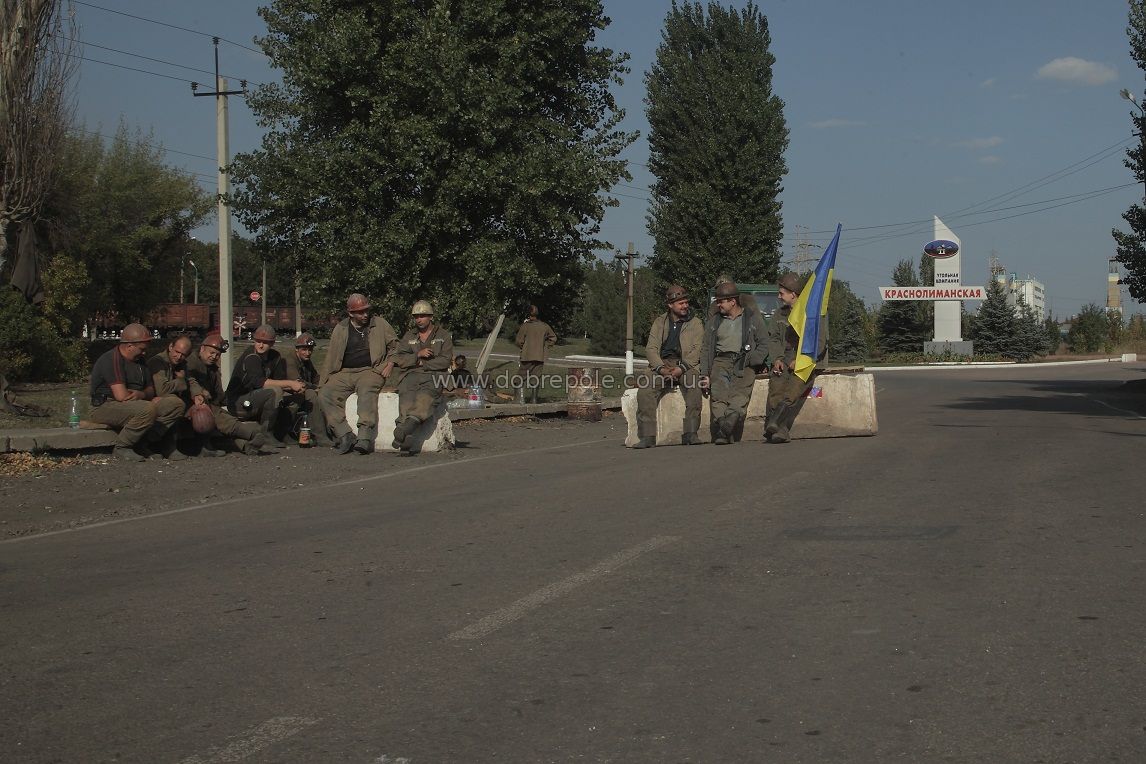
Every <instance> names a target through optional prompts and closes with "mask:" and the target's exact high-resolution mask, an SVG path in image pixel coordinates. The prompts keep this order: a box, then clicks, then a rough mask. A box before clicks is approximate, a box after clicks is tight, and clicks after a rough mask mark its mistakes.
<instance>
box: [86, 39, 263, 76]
mask: <svg viewBox="0 0 1146 764" xmlns="http://www.w3.org/2000/svg"><path fill="white" fill-rule="evenodd" d="M80 44H81V45H83V46H84V47H85V48H99V49H100V50H106V51H110V52H112V53H119V54H121V55H124V56H132V57H133V58H142V59H143V60H144V61H152V62H154V63H156V64H164V65H165V66H174V67H176V68H179V69H187V70H188V71H192V72H199V73H200V74H206V75H209V76H211V77H214V76H215V72H213V71H210V70H208V69H200V68H198V67H195V66H187V65H186V64H177V63H175V62H174V61H164V60H163V59H161V58H152V57H150V56H144V55H142V54H140V53H132V52H131V51H127V50H119V49H118V48H109V47H107V46H106V45H97V44H96V43H94V42H87V41H80ZM97 63H103V62H97ZM219 76H220V77H227V78H229V79H234V80H242V81H244V82H247V83H250V84H252V85H258V84H260V83H258V82H254V81H253V80H251V79H250V78H249V77H239V76H237V75H234V74H220V75H219Z"/></svg>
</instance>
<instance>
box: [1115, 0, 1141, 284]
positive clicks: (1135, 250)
mask: <svg viewBox="0 0 1146 764" xmlns="http://www.w3.org/2000/svg"><path fill="white" fill-rule="evenodd" d="M1129 19H1130V25H1129V26H1128V27H1127V28H1126V34H1127V36H1128V37H1129V38H1130V56H1131V58H1133V59H1134V61H1135V62H1136V63H1137V64H1138V68H1139V69H1141V70H1143V71H1144V72H1146V0H1130V16H1129ZM1143 100H1146V99H1143V98H1139V99H1138V104H1137V105H1138V108H1137V109H1135V110H1134V111H1132V112H1131V119H1133V120H1134V129H1135V130H1136V131H1137V132H1136V134H1137V135H1138V143H1137V144H1135V146H1134V147H1133V148H1130V149H1127V151H1126V159H1125V160H1123V163H1124V164H1125V165H1126V167H1127V169H1129V170H1130V171H1131V172H1133V173H1134V177H1135V178H1136V179H1137V180H1138V182H1139V183H1143V184H1146V112H1143V111H1142V108H1143V107H1146V103H1143ZM1122 219H1123V220H1125V221H1126V222H1127V223H1128V224H1129V225H1130V233H1123V232H1122V231H1119V230H1118V229H1117V228H1115V229H1114V230H1112V231H1111V232H1110V233H1111V235H1112V236H1114V241H1115V243H1116V244H1117V253H1118V254H1117V255H1116V256H1115V258H1114V259H1115V260H1117V261H1118V262H1120V263H1122V265H1124V266H1125V267H1126V275H1125V277H1124V279H1123V281H1124V283H1125V284H1126V285H1127V287H1128V288H1129V290H1130V296H1131V297H1133V298H1134V299H1136V300H1138V301H1139V302H1141V301H1143V300H1146V209H1144V208H1143V205H1142V204H1134V205H1131V207H1130V209H1128V210H1126V212H1124V213H1122Z"/></svg>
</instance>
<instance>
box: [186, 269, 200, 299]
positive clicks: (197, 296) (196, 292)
mask: <svg viewBox="0 0 1146 764" xmlns="http://www.w3.org/2000/svg"><path fill="white" fill-rule="evenodd" d="M187 263H188V264H189V265H190V266H191V267H192V268H194V269H195V296H194V297H193V298H192V299H191V302H193V303H196V304H198V303H199V266H197V265H195V261H194V260H190V259H189V260H188V261H187Z"/></svg>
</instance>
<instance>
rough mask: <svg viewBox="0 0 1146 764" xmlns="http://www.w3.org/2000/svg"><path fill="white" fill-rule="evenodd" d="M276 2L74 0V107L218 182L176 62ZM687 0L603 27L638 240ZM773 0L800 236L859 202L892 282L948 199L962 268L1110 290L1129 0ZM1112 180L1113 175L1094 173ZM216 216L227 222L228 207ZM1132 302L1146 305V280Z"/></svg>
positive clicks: (208, 115)
mask: <svg viewBox="0 0 1146 764" xmlns="http://www.w3.org/2000/svg"><path fill="white" fill-rule="evenodd" d="M732 4H733V5H735V6H737V7H740V6H742V5H743V3H741V2H734V3H732ZM258 5H259V3H253V2H242V0H228V1H226V2H224V0H181V1H180V2H173V1H172V0H160V1H158V2H157V1H156V0H147V1H144V0H95V1H94V2H92V3H88V2H78V1H77V3H76V5H75V12H76V18H77V20H78V22H79V25H80V33H81V37H82V39H83V40H84V42H85V44H86V46H87V47H86V48H85V50H84V54H83V55H84V57H85V59H88V60H86V61H84V62H82V69H81V76H80V80H79V82H78V86H77V100H78V108H77V116H78V117H79V119H80V120H82V121H83V122H84V123H85V125H86V128H87V129H88V130H91V131H100V132H105V133H110V132H111V131H113V130H114V129H115V126H116V125H117V124H118V122H119V120H120V118H121V117H122V118H123V119H124V120H126V122H127V123H128V124H129V125H130V126H132V127H140V128H142V129H143V130H144V131H152V132H153V133H154V136H155V138H156V139H157V140H158V141H159V142H161V143H162V144H163V145H164V146H165V147H166V148H167V149H168V151H169V152H170V153H169V161H170V162H171V163H172V164H177V165H180V166H182V167H185V168H187V169H188V170H190V171H192V172H196V173H201V174H202V180H203V183H204V185H205V187H207V188H209V189H213V184H214V175H213V172H214V170H213V168H214V164H215V163H214V160H213V159H212V157H214V154H215V128H214V123H215V113H214V107H213V101H212V99H209V98H193V97H192V96H191V92H190V87H189V85H188V84H187V81H188V80H192V79H198V80H200V81H205V82H207V83H210V81H211V75H210V74H205V73H202V72H194V71H190V70H187V69H182V68H178V67H175V66H171V65H169V64H180V65H184V66H189V67H196V68H200V69H204V70H208V71H210V70H211V69H212V68H213V58H212V56H213V54H212V46H211V39H210V36H209V35H219V36H220V37H222V38H224V39H225V40H230V41H234V42H236V43H240V44H241V45H245V46H247V47H250V48H254V47H255V46H254V45H253V44H252V43H251V40H252V38H253V37H254V36H256V35H259V34H261V33H262V31H263V26H262V21H261V19H260V18H259V17H258V15H257V13H256V8H257V7H258ZM670 6H671V3H670V1H669V0H606V2H605V9H606V13H607V15H609V16H610V17H611V19H612V25H611V26H610V27H609V28H608V29H607V30H606V31H605V32H604V33H603V34H602V35H601V37H600V43H601V44H602V45H605V46H608V47H611V48H613V49H615V50H618V51H626V52H628V53H629V54H630V60H629V66H630V67H631V69H632V71H631V73H630V74H629V75H628V77H627V78H626V80H625V84H624V85H623V86H622V87H621V88H618V89H617V91H616V92H617V98H618V101H619V103H620V105H621V106H622V107H623V108H624V109H625V110H626V112H627V116H626V122H625V125H624V126H625V128H626V129H630V130H639V131H640V132H641V134H642V137H641V139H640V140H638V142H637V143H636V144H634V145H633V146H632V147H631V148H630V149H629V150H628V151H627V152H626V154H625V157H626V158H627V159H629V160H630V161H631V162H632V165H631V171H632V174H633V180H632V182H631V183H625V184H623V185H622V186H619V187H617V188H616V189H614V190H615V191H616V192H617V194H619V195H620V194H623V196H618V198H619V199H620V201H621V205H620V207H618V208H615V209H612V210H610V211H609V213H608V215H607V217H606V220H605V223H604V235H605V238H607V239H608V240H609V241H610V242H612V243H613V244H614V245H615V246H616V247H617V248H619V249H624V248H625V246H626V244H627V242H630V241H632V242H633V243H634V244H635V245H636V248H637V251H638V252H641V253H643V254H649V253H651V251H652V241H651V239H650V237H649V236H648V233H647V231H646V226H645V215H646V212H647V196H648V192H647V186H648V183H649V182H650V180H651V178H650V176H649V174H648V171H647V169H646V168H645V167H644V166H643V163H645V162H646V161H647V156H648V146H647V143H646V141H645V135H646V134H647V123H646V122H645V118H644V104H643V97H644V74H645V72H646V71H647V70H648V68H649V66H650V65H651V63H652V61H653V59H654V57H655V54H656V48H657V45H658V44H659V42H660V34H661V27H662V22H663V20H664V17H665V15H666V13H667V11H668V9H669V8H670ZM759 7H760V8H761V9H762V11H763V12H764V14H765V15H766V16H767V18H768V21H769V25H770V28H771V33H772V51H773V53H774V54H775V56H776V59H777V61H776V66H775V69H774V87H775V91H776V93H777V94H778V95H779V96H780V97H781V98H782V99H784V101H785V103H786V107H785V115H786V118H787V121H788V126H789V129H790V131H791V142H790V145H789V149H788V152H787V157H786V158H787V162H788V169H789V172H788V176H787V177H786V179H785V182H784V192H783V195H782V197H781V198H782V200H783V203H784V206H783V218H784V229H785V257H786V258H790V257H792V256H794V254H795V244H796V241H797V238H798V237H800V236H802V237H803V238H804V239H805V240H807V241H808V242H810V243H811V244H812V245H819V246H824V245H826V244H827V241H828V240H830V238H831V232H832V231H833V230H834V228H835V224H836V222H837V221H838V222H841V223H843V225H844V233H843V237H842V239H841V243H840V254H839V258H838V261H837V275H838V277H839V278H844V279H847V280H848V281H850V282H851V283H852V286H853V288H854V289H855V290H856V292H857V293H858V294H859V295H860V296H861V297H863V298H864V300H865V301H866V302H867V303H868V304H869V305H871V304H878V302H879V296H878V292H877V287H879V286H881V285H886V284H889V283H890V274H891V271H892V269H893V268H894V266H895V264H896V263H897V262H898V261H899V260H901V259H904V258H910V259H912V260H918V258H919V255H920V253H921V250H922V247H923V245H924V243H926V242H927V241H928V239H930V238H931V237H930V230H931V229H930V223H929V221H930V219H931V216H932V215H939V216H940V217H941V218H943V220H944V222H946V223H947V224H948V225H949V226H950V227H951V228H952V230H954V231H955V233H956V234H957V235H958V236H959V237H960V238H961V239H962V243H963V281H964V283H967V284H984V283H985V282H986V280H987V275H986V274H987V264H988V260H989V258H990V256H991V253H992V251H994V252H995V254H996V256H997V257H998V258H999V260H1000V261H1001V263H1002V264H1003V265H1004V266H1005V267H1006V268H1007V270H1009V271H1013V272H1016V273H1018V274H1019V275H1020V276H1025V275H1027V274H1030V275H1031V276H1033V277H1035V278H1036V279H1038V280H1040V281H1042V282H1043V283H1044V284H1045V285H1046V289H1047V296H1048V303H1049V307H1050V309H1051V311H1052V312H1053V313H1054V314H1055V315H1057V316H1060V317H1065V316H1067V315H1070V314H1073V313H1075V312H1077V311H1078V310H1079V308H1081V307H1082V305H1084V304H1086V303H1089V302H1094V303H1097V304H1099V305H1103V304H1105V297H1106V273H1107V259H1108V258H1109V257H1110V256H1111V255H1112V254H1113V252H1114V250H1113V242H1112V240H1111V238H1110V229H1111V228H1113V227H1125V224H1124V223H1123V221H1122V220H1121V217H1120V216H1121V213H1122V212H1123V211H1124V210H1125V209H1126V208H1127V207H1128V206H1129V205H1130V204H1132V203H1133V202H1135V201H1137V200H1139V199H1141V198H1142V193H1143V189H1142V187H1141V185H1139V184H1137V183H1135V182H1134V179H1133V177H1132V176H1131V174H1130V172H1129V170H1127V169H1126V168H1125V167H1123V165H1122V158H1123V156H1124V149H1125V148H1126V147H1127V146H1129V145H1130V143H1131V141H1132V140H1134V139H1133V138H1132V136H1131V132H1132V130H1133V126H1132V124H1131V122H1130V119H1129V113H1130V110H1131V109H1132V108H1133V106H1132V105H1131V104H1130V103H1128V102H1127V101H1124V100H1122V99H1121V98H1119V95H1118V91H1119V89H1121V88H1128V89H1130V90H1131V91H1132V92H1134V93H1136V94H1137V95H1138V96H1139V100H1140V101H1141V96H1142V92H1143V88H1144V85H1146V79H1144V77H1143V73H1142V71H1141V70H1139V69H1138V68H1137V67H1136V66H1135V64H1134V62H1133V60H1132V59H1131V58H1130V55H1129V45H1128V42H1127V38H1126V33H1125V28H1126V23H1127V5H1126V3H1125V2H1118V1H1117V0H1091V2H1088V3H1082V2H1078V1H1077V0H1072V1H1068V0H1006V1H1005V2H1001V3H1000V2H998V1H997V0H995V1H993V2H987V1H984V0H967V1H966V2H963V3H951V2H942V3H940V2H932V1H931V0H915V1H908V0H902V1H899V0H870V1H869V2H866V3H856V2H854V1H853V2H847V1H845V0H801V1H797V0H786V1H782V2H764V3H761V4H760V6H759ZM112 11H118V12H119V13H114V12H112ZM123 14H131V15H134V16H139V17H143V18H144V19H148V21H145V20H142V19H136V18H131V17H130V16H128V15H123ZM156 21H159V22H164V23H166V24H169V25H173V27H181V28H182V29H176V28H173V27H172V26H162V25H161V24H157V23H154V22H156ZM195 32H200V33H204V34H205V35H207V36H204V34H196V33H195ZM97 46H102V47H97ZM108 48H110V49H113V50H107V49H108ZM117 51H119V52H117ZM126 54H132V55H126ZM141 56H143V57H148V58H150V59H157V60H148V58H141ZM97 61H98V62H105V63H97ZM162 62H168V63H162ZM109 64H116V65H118V66H112V65H109ZM123 67H130V68H123ZM134 69H142V70H146V71H147V72H150V73H144V72H140V71H133V70H134ZM220 70H221V72H222V73H223V74H224V75H233V76H235V77H236V78H239V77H245V78H247V79H249V80H250V81H252V82H262V81H267V80H269V79H273V78H274V77H275V74H274V73H273V72H272V71H270V70H269V68H268V67H267V64H266V61H265V59H264V58H263V57H262V56H261V54H259V53H257V52H253V51H251V50H247V49H245V48H243V47H240V46H238V45H232V44H228V43H223V44H222V45H221V46H220ZM157 74H162V75H166V76H156V75H157ZM230 136H231V148H232V151H233V152H234V151H243V150H248V149H252V148H254V147H256V146H257V145H258V140H259V136H260V129H259V128H258V126H257V125H256V124H255V123H254V119H253V116H252V114H251V113H250V112H249V111H248V110H247V109H246V107H245V106H244V105H243V104H242V102H241V100H240V99H232V100H231V125H230ZM1120 186H1121V188H1118V187H1120ZM1103 189H1112V190H1110V191H1109V192H1106V193H1101V194H1098V195H1092V193H1091V192H1099V191H1102V190H1103ZM1088 197H1090V198H1088ZM1056 205H1057V206H1056ZM912 221H925V222H923V223H922V224H915V225H912V224H911V223H912ZM877 226H885V227H877ZM199 237H200V238H201V239H210V240H213V239H215V238H216V236H215V234H214V228H213V227H212V228H207V229H204V230H202V231H200V232H199ZM816 251H818V250H816ZM1128 299H1129V298H1128V296H1127V295H1126V294H1125V293H1124V294H1123V300H1124V302H1126V301H1128ZM972 305H973V304H972ZM1126 307H1127V309H1128V310H1127V312H1128V313H1134V312H1142V307H1141V306H1139V305H1137V304H1135V303H1133V302H1129V303H1128V304H1127V305H1126Z"/></svg>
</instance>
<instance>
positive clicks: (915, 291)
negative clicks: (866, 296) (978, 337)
mask: <svg viewBox="0 0 1146 764" xmlns="http://www.w3.org/2000/svg"><path fill="white" fill-rule="evenodd" d="M934 226H935V228H934V232H933V236H934V238H933V241H935V242H942V241H950V242H954V244H955V247H954V248H953V249H954V252H952V253H948V252H947V251H944V252H940V253H934V252H930V251H928V248H924V253H925V254H927V255H929V256H930V257H932V258H933V259H934V260H935V279H934V281H933V282H932V285H931V286H922V287H880V288H879V292H880V297H881V298H882V299H884V300H934V301H935V337H934V339H932V340H931V341H930V342H924V343H923V352H924V353H926V354H928V355H942V354H944V353H951V354H953V355H960V356H971V355H972V354H973V352H974V343H972V342H971V341H969V340H964V339H963V302H962V301H963V300H984V299H986V297H987V294H986V291H987V290H986V289H985V288H984V287H981V286H964V285H963V273H962V261H963V243H962V242H961V241H959V237H958V236H956V235H955V234H954V232H952V230H951V229H950V228H948V227H947V224H946V223H944V222H943V221H942V220H940V219H939V217H938V216H936V217H935V219H934Z"/></svg>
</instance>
